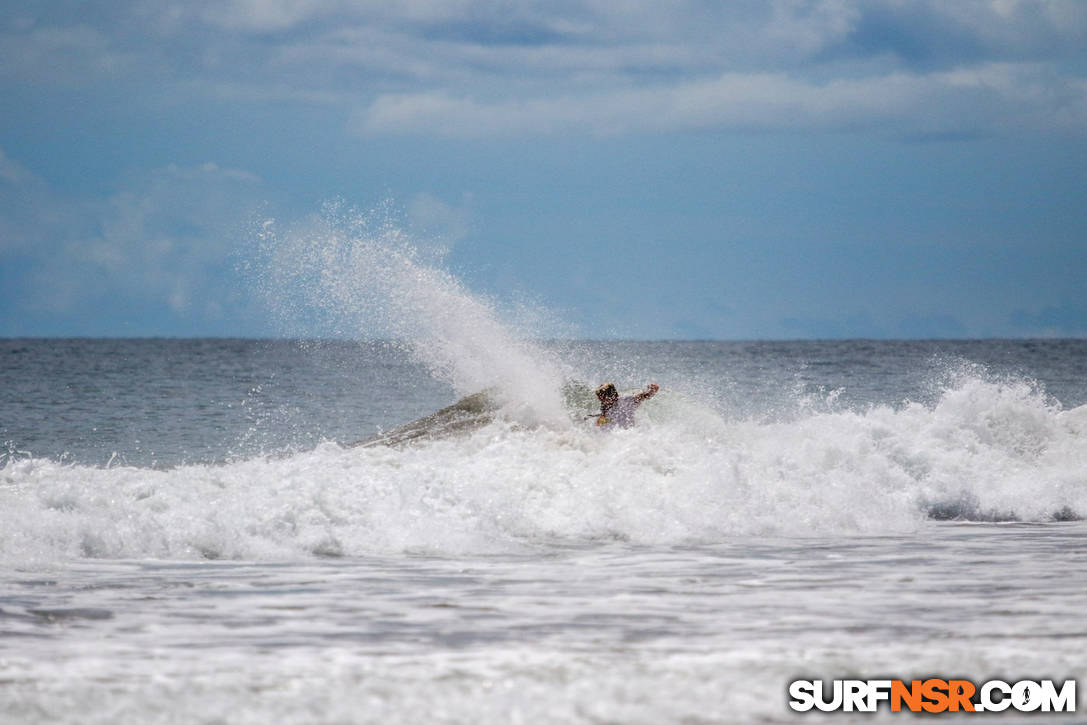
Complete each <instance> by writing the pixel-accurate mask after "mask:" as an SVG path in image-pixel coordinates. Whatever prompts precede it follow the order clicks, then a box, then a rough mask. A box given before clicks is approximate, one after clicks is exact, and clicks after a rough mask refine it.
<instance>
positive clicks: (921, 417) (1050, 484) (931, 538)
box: [0, 332, 1087, 723]
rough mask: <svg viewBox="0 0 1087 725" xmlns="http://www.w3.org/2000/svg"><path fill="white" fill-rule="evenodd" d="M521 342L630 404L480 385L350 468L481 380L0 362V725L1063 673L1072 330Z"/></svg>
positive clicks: (52, 354) (568, 714) (367, 710)
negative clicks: (823, 681)
mask: <svg viewBox="0 0 1087 725" xmlns="http://www.w3.org/2000/svg"><path fill="white" fill-rule="evenodd" d="M467 334H468V333H466V332H458V333H457V335H459V336H461V337H463V336H464V335H467ZM469 336H470V335H469ZM518 344H519V345H520V344H522V343H518ZM523 344H524V345H526V346H527V348H525V349H529V350H538V351H539V353H538V356H539V358H540V359H541V360H542V361H543V364H544V366H545V372H544V373H541V374H542V375H543V376H544V377H547V376H548V375H551V374H552V373H553V372H554V371H556V370H557V371H559V372H561V374H562V375H563V376H566V377H567V378H570V379H576V380H582V381H584V382H585V383H588V384H596V383H598V382H602V381H603V380H606V379H609V380H615V382H617V383H618V384H619V386H620V387H621V388H623V389H625V390H633V389H637V388H640V387H641V386H644V384H645V383H647V382H650V381H656V382H658V383H660V384H661V386H662V392H661V393H660V394H659V395H658V396H657V397H656V398H654V399H653V400H651V401H648V402H647V403H645V405H644V406H643V407H642V409H641V410H640V411H639V413H638V418H639V425H638V427H637V428H635V429H633V430H629V431H618V432H615V433H602V432H601V431H599V430H596V429H595V428H594V426H593V425H592V420H591V419H589V420H584V416H586V415H589V414H591V413H592V412H593V410H592V408H591V405H590V406H588V407H584V409H580V408H577V404H576V402H570V401H568V405H572V406H573V408H574V409H572V410H567V411H566V412H565V414H564V415H562V416H561V417H558V418H556V417H555V416H554V415H553V411H551V410H550V409H549V407H548V406H552V405H553V401H551V400H549V401H548V403H547V405H546V406H545V409H544V410H543V412H541V411H538V410H536V411H534V410H532V409H531V402H532V401H531V395H529V396H527V397H528V398H529V400H528V401H527V402H526V401H525V400H518V399H517V398H518V394H519V393H520V392H524V388H522V387H521V386H520V383H519V382H518V380H519V376H518V375H515V374H513V373H510V374H508V375H506V376H505V383H504V385H505V388H506V393H505V398H504V400H506V402H507V407H506V412H505V413H504V414H503V415H500V416H499V418H498V420H496V421H495V422H493V423H491V424H490V425H487V426H485V427H483V428H481V429H479V430H476V431H474V432H470V433H467V434H465V435H464V436H461V437H453V438H441V439H437V440H432V441H428V442H422V443H419V444H417V445H413V446H407V447H402V448H387V447H383V446H376V447H369V448H353V447H347V446H345V445H343V444H345V443H350V442H353V441H355V440H358V439H360V438H363V437H366V436H369V435H371V434H373V433H375V432H377V431H379V430H381V429H387V428H390V427H392V426H395V425H397V424H399V423H402V422H405V421H407V420H411V419H414V418H416V417H419V416H422V415H425V414H427V413H429V412H432V411H434V410H436V409H437V408H439V407H441V406H444V405H447V404H449V403H451V402H453V401H454V400H456V398H457V397H458V396H460V395H462V394H464V393H466V392H471V390H470V386H471V385H473V384H474V380H475V379H474V377H472V376H474V375H476V374H481V373H477V372H475V371H471V370H470V371H469V373H465V374H464V375H461V376H460V377H458V376H457V375H455V374H449V375H441V374H438V375H436V374H435V367H438V368H440V367H441V365H440V364H439V363H435V362H434V359H433V358H431V359H429V360H428V359H422V358H420V356H419V355H418V354H416V353H415V352H414V351H413V350H412V349H411V348H410V347H405V346H402V345H389V344H380V343H346V342H336V343H333V342H320V343H317V342H310V343H297V342H290V341H275V342H265V341H223V340H191V341H186V340H163V341H155V340H143V341H117V340H75V341H50V340H8V341H0V361H2V362H0V383H2V384H0V428H2V434H0V435H2V438H3V440H5V441H8V443H7V445H6V446H5V447H4V449H3V451H2V453H0V455H2V457H3V458H2V461H0V560H2V561H3V570H2V574H0V721H2V722H16V723H23V722H27V723H37V722H40V723H54V722H61V723H65V722H68V723H96V722H101V723H107V722H109V723H115V722H139V723H154V722H170V723H173V722H179V723H180V722H207V723H212V722H230V723H236V722H241V723H248V722H251V723H258V722H260V723H265V722H314V723H317V722H374V723H377V722H382V723H387V722H428V723H429V722H485V723H507V722H525V723H538V722H587V723H593V722H620V723H626V722H633V723H661V722H692V723H700V722H720V723H733V722H735V723H746V722H797V721H800V720H805V719H806V720H813V719H814V720H819V717H818V716H813V714H811V713H809V714H807V715H804V716H800V715H798V714H795V713H792V712H791V711H790V710H789V709H788V705H787V700H788V697H787V685H788V683H789V682H790V681H791V680H793V679H797V678H805V679H811V678H817V677H823V678H828V679H831V678H843V677H857V678H878V677H901V678H904V679H906V678H912V677H926V676H932V675H943V676H955V677H965V678H968V679H972V680H974V681H982V680H985V679H990V678H993V677H1001V678H1003V679H1007V680H1012V681H1014V680H1018V679H1027V678H1030V679H1038V678H1042V677H1052V678H1057V679H1062V680H1063V679H1070V678H1078V679H1079V680H1080V682H1081V685H1083V684H1084V683H1087V679H1085V678H1084V675H1085V674H1087V655H1085V654H1084V653H1085V652H1087V614H1084V612H1087V523H1084V521H1083V520H1082V519H1083V518H1084V517H1085V516H1087V407H1084V403H1085V401H1087V342H1084V341H1059V340H1058V341H1019V342H1012V341H1007V342H1002V341H983V342H963V343H953V342H945V343H936V342H917V343H897V342H886V343H877V342H839V343H603V342H596V343H548V344H539V345H536V346H528V344H527V343H523ZM461 355H467V356H469V357H472V356H474V355H476V353H475V352H473V351H472V349H471V346H468V348H467V349H466V350H461V351H454V352H450V353H449V354H448V359H449V360H452V361H454V362H455V361H456V360H457V359H458V358H459V356H461ZM532 357H533V356H532V355H530V356H529V359H532ZM534 364H535V363H531V362H526V361H525V360H518V362H517V365H519V366H529V367H530V369H529V370H528V371H527V372H528V373H532V369H531V365H534ZM483 367H484V368H486V365H484V366H483ZM466 369H468V368H466ZM499 377H502V376H499ZM465 379H467V380H468V382H465ZM499 382H500V383H501V382H502V381H499ZM549 384H550V383H549ZM466 386H467V387H468V389H466ZM529 392H531V391H529ZM554 392H555V399H558V400H561V395H559V391H554ZM1081 700H1082V698H1081ZM1081 711H1082V710H1081ZM985 717H986V718H989V719H993V717H994V716H991V715H987V716H985ZM884 718H885V719H888V720H893V719H908V716H906V715H902V714H892V713H889V712H884V713H882V714H881V715H879V716H877V717H876V720H880V719H884ZM1052 718H1053V719H1057V720H1059V721H1061V722H1083V721H1084V720H1085V719H1084V717H1083V716H1082V715H1061V716H1052ZM826 719H827V720H829V721H837V722H848V721H851V720H853V719H857V720H864V721H870V720H872V717H871V716H863V717H858V716H855V715H854V716H850V715H842V714H837V715H827V716H826ZM945 719H947V718H946V717H945ZM995 719H996V721H1005V720H1007V719H1011V720H1015V719H1016V716H1014V715H1010V714H1005V715H1003V716H999V715H998V716H995ZM1019 719H1021V720H1023V721H1026V722H1036V721H1037V716H1035V717H1034V718H1030V717H1026V716H1020V718H1019Z"/></svg>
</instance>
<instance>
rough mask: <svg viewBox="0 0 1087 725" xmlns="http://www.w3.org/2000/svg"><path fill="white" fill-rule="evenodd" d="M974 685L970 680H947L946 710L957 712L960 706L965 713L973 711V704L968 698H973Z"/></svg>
mask: <svg viewBox="0 0 1087 725" xmlns="http://www.w3.org/2000/svg"><path fill="white" fill-rule="evenodd" d="M974 689H975V688H974V683H973V682H971V681H970V680H949V681H948V683H947V695H948V698H947V699H948V709H949V710H951V712H958V711H959V707H960V706H961V707H962V709H963V710H965V711H966V712H973V711H974V703H972V702H970V698H971V697H973V696H974Z"/></svg>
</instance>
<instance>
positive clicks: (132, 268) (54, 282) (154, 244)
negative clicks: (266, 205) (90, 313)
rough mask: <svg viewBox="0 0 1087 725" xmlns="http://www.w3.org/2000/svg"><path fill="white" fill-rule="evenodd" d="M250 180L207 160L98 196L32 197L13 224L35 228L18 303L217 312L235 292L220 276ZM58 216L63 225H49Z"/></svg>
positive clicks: (249, 199) (48, 308) (43, 307)
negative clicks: (29, 210)
mask: <svg viewBox="0 0 1087 725" xmlns="http://www.w3.org/2000/svg"><path fill="white" fill-rule="evenodd" d="M258 184H259V178H258V177H257V176H256V175H254V174H252V173H250V172H247V171H244V170H241V169H232V168H223V167H220V166H218V165H217V164H215V163H211V162H209V163H205V164H202V165H199V166H194V167H188V166H177V165H170V166H168V167H166V168H163V169H159V170H156V171H153V172H151V173H149V174H147V175H144V176H141V177H139V178H136V179H133V180H132V181H131V183H130V184H129V185H128V186H127V188H125V189H123V190H121V191H118V192H117V193H115V194H113V195H112V196H110V197H109V198H108V199H105V200H92V201H84V202H74V201H73V200H68V199H62V198H59V197H57V196H55V195H53V196H50V197H47V198H41V197H39V198H38V199H37V201H36V202H35V205H34V209H35V211H34V216H35V217H36V220H31V221H35V223H34V224H31V223H29V222H27V223H25V224H24V225H23V227H22V228H24V229H30V228H32V227H36V228H38V229H39V230H43V231H41V232H40V236H39V237H38V238H37V239H35V241H34V244H32V245H23V247H22V254H23V255H24V256H25V257H26V260H25V261H26V263H27V268H28V270H30V271H29V272H28V274H29V275H30V278H29V280H28V281H29V284H28V285H27V292H28V293H27V295H26V296H25V298H24V299H23V300H22V301H21V304H22V305H23V307H24V308H25V310H26V311H29V312H32V313H39V314H40V313H44V314H56V313H61V314H69V313H72V312H73V311H77V310H79V309H86V308H87V307H88V306H90V307H93V306H95V305H97V304H100V303H101V302H102V301H103V300H105V299H110V300H120V301H123V302H125V303H127V304H129V305H130V306H131V307H132V309H133V310H134V315H136V316H137V317H138V316H139V314H140V312H139V311H140V310H143V309H146V308H150V309H156V308H158V309H169V310H172V311H173V312H175V313H178V314H185V313H186V310H187V308H188V306H189V305H190V304H191V303H196V302H199V303H200V304H201V305H204V307H205V308H206V307H207V305H209V304H212V303H214V305H212V306H213V307H214V306H216V305H217V306H218V308H219V309H220V310H221V309H222V308H223V307H224V306H226V303H227V301H228V300H229V299H230V298H232V297H235V296H236V290H231V289H224V288H223V287H222V285H221V284H220V282H221V280H222V279H223V278H224V276H225V275H227V274H229V273H230V272H231V270H232V264H233V261H232V260H231V258H230V253H231V250H232V248H234V245H235V243H236V242H237V239H238V237H239V235H242V234H245V233H246V231H245V226H244V222H245V220H246V218H247V215H248V214H249V213H250V212H251V211H252V210H253V208H254V206H255V204H256V194H257V191H258V189H259V186H258ZM73 209H77V210H78V212H77V213H74V214H73V211H72V210H73ZM61 214H63V215H67V218H66V219H65V220H64V221H63V222H60V223H58V222H56V221H53V222H52V223H50V217H51V216H57V215H61ZM3 221H4V219H3V218H0V223H3ZM202 309H203V308H202ZM194 314H196V315H197V316H199V314H201V312H200V311H199V310H198V311H196V312H195V313H194Z"/></svg>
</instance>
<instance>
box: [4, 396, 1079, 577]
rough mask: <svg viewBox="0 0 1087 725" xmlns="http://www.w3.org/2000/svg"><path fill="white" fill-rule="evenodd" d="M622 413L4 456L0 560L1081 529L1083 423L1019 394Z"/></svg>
mask: <svg viewBox="0 0 1087 725" xmlns="http://www.w3.org/2000/svg"><path fill="white" fill-rule="evenodd" d="M658 402H659V403H660V404H659V405H657V403H658ZM685 411H689V412H690V415H686V414H685ZM639 415H640V416H641V418H642V424H641V425H640V427H638V428H635V429H632V430H628V431H617V432H615V433H609V434H602V433H600V432H598V431H596V430H593V429H592V428H591V427H590V426H585V427H576V426H568V427H565V428H559V427H544V428H526V427H524V426H519V425H514V424H513V423H511V422H509V421H505V420H500V421H497V422H495V423H493V424H491V425H489V426H487V427H485V428H483V429H481V430H478V431H476V432H475V433H473V434H472V435H469V436H466V437H463V438H451V439H447V440H439V441H433V442H430V443H428V444H425V445H419V446H413V447H407V448H402V449H394V448H385V447H374V448H353V449H343V448H341V447H340V446H338V445H336V444H325V445H322V446H320V447H318V448H317V449H315V450H313V451H309V452H306V453H301V454H297V455H293V456H289V457H284V458H258V459H253V460H248V461H242V462H237V463H232V464H228V465H222V466H182V467H178V468H175V469H171V470H166V471H161V470H150V469H139V468H131V467H113V468H110V469H101V468H91V467H85V466H75V465H62V464H59V463H55V462H52V461H47V460H38V459H20V460H9V461H8V462H7V463H6V464H5V465H4V467H3V468H2V469H0V555H2V556H3V557H4V558H6V559H9V560H12V559H14V560H26V559H46V560H48V559H54V558H62V559H66V558H73V557H74V558H78V557H137V558H139V557H163V558H201V557H210V558H220V557H222V558H243V559H283V558H286V559H293V558H299V557H302V558H305V557H313V556H322V555H333V556H336V555H348V556H351V555H363V554H367V553H372V552H400V551H409V550H423V551H434V552H446V553H457V552H481V551H511V550H518V549H520V548H523V547H540V546H549V545H551V544H553V543H555V542H559V543H578V542H585V541H595V540H608V539H619V540H625V541H630V542H634V543H646V544H659V543H682V542H715V541H722V540H725V539H727V538H728V537H731V536H736V535H751V534H764V535H784V536H791V535H810V534H847V535H848V534H854V533H878V532H882V531H899V532H904V531H910V530H913V529H915V528H916V527H918V526H920V525H923V522H924V521H925V520H926V518H927V517H929V516H930V514H933V513H935V514H938V515H949V516H959V517H965V518H979V519H990V518H994V517H997V518H999V517H1014V518H1016V519H1020V520H1027V521H1047V520H1052V518H1053V517H1054V515H1058V516H1061V515H1065V516H1066V515H1069V513H1073V514H1078V515H1080V516H1083V515H1085V514H1087V474H1085V473H1084V471H1087V446H1085V445H1084V426H1083V420H1084V415H1087V413H1084V411H1083V410H1082V409H1077V410H1073V411H1061V410H1060V409H1059V407H1057V406H1056V405H1055V404H1053V403H1052V402H1050V401H1047V400H1046V399H1045V397H1044V396H1043V395H1041V394H1039V393H1038V392H1036V391H1034V390H1032V389H1031V388H1030V387H1029V386H1027V385H1022V384H1015V383H994V382H987V381H983V380H978V379H969V380H966V381H964V382H961V384H959V385H958V386H957V387H955V388H952V389H950V390H948V391H947V392H946V393H945V394H944V395H943V396H942V397H941V398H940V400H939V401H938V403H937V404H935V405H934V406H932V407H925V406H922V405H919V404H908V405H905V406H903V407H901V408H897V409H894V408H890V407H879V408H874V409H871V410H867V411H861V412H857V411H841V412H836V413H817V414H811V415H808V416H806V417H802V418H799V419H797V420H794V421H791V422H785V423H772V424H763V423H755V422H728V421H725V420H724V419H721V418H718V417H715V416H710V415H709V414H708V413H707V412H706V411H704V410H697V409H695V408H688V407H687V405H686V404H685V403H684V402H683V401H682V400H679V399H678V398H672V399H671V400H670V399H669V397H668V396H667V395H666V394H664V393H662V394H661V396H659V398H658V399H655V400H654V401H653V402H652V403H647V404H646V405H645V406H644V407H643V409H642V411H640V412H639Z"/></svg>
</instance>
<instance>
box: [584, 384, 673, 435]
mask: <svg viewBox="0 0 1087 725" xmlns="http://www.w3.org/2000/svg"><path fill="white" fill-rule="evenodd" d="M658 390H660V386H659V385H657V384H656V383H650V384H649V386H648V387H647V388H646V389H645V392H644V393H638V394H637V395H627V396H625V397H622V398H621V397H619V391H618V390H616V389H615V383H604V384H603V385H601V386H600V387H599V388H597V389H596V397H597V399H598V400H599V401H600V415H599V416H598V417H597V419H596V424H597V425H606V426H618V427H620V428H630V427H631V426H633V425H634V411H635V410H637V409H638V406H639V405H641V404H642V403H644V402H645V401H647V400H649V399H650V398H652V397H653V396H654V395H656V394H657V391H658Z"/></svg>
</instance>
